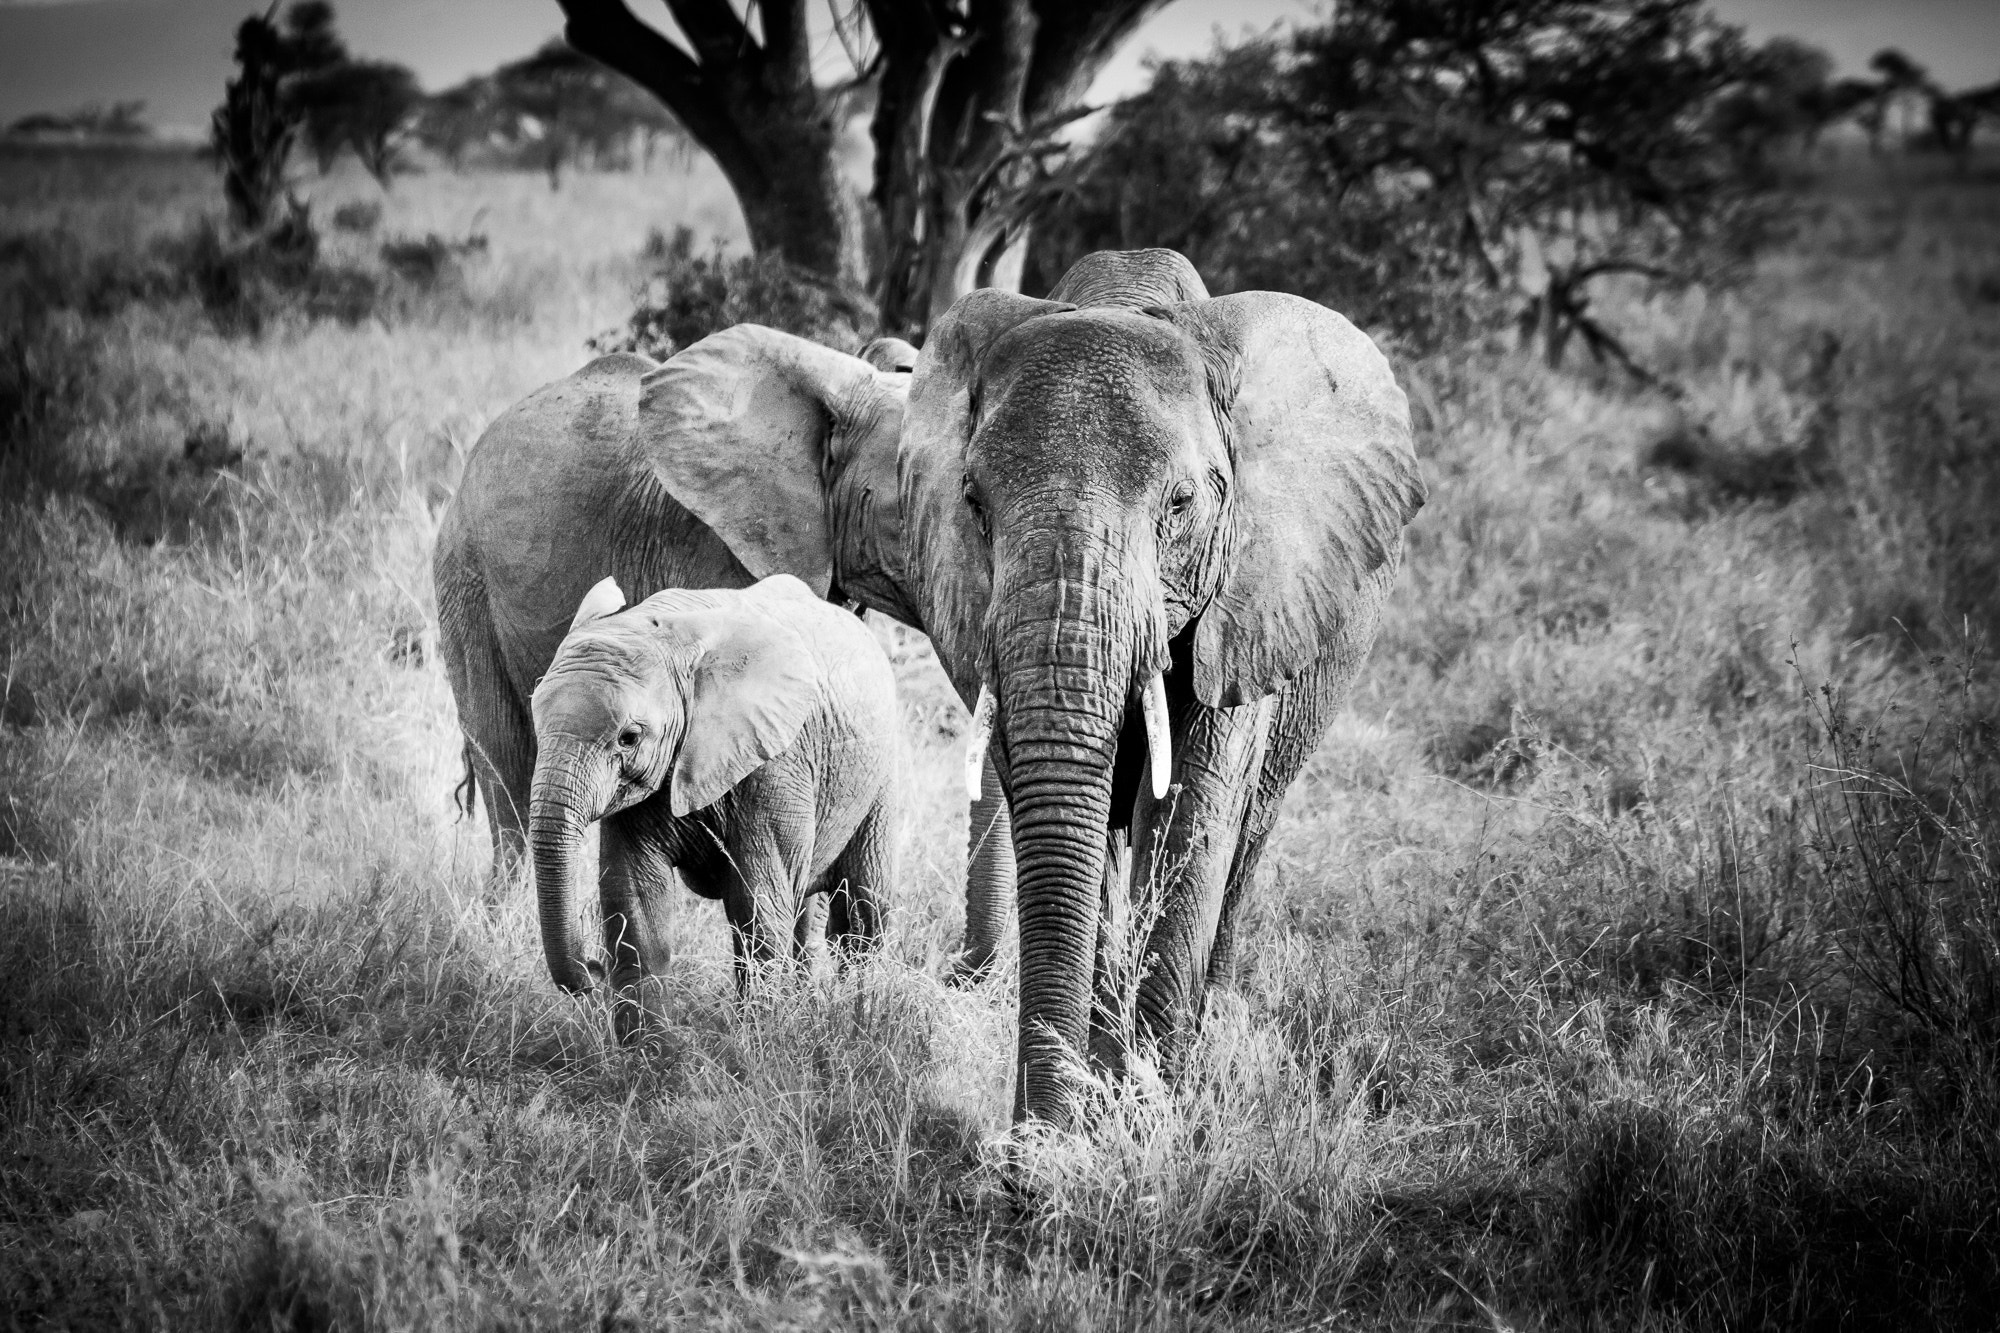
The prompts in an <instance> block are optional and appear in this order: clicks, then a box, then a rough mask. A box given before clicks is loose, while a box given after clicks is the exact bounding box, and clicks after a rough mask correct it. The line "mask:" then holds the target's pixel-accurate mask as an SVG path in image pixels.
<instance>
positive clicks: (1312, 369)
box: [1151, 292, 1424, 707]
mask: <svg viewBox="0 0 2000 1333" xmlns="http://www.w3.org/2000/svg"><path fill="white" fill-rule="evenodd" d="M1151 313H1153V314H1156V315H1159V316H1161V317H1163V318H1167V319H1170V320H1172V321H1174V322H1175V323H1176V324H1178V325H1180V326H1181V327H1182V328H1185V329H1186V330H1187V331H1188V332H1189V333H1191V334H1192V335H1193V336H1194V337H1195V339H1196V341H1197V342H1199V343H1200V344H1201V346H1202V350H1203V354H1204V357H1205V359H1206V360H1207V361H1208V363H1209V367H1210V392H1211V394H1212V395H1213V396H1214V401H1215V405H1216V409H1217V411H1218V413H1219V414H1223V419H1224V420H1226V422H1227V434H1228V436H1229V442H1230V455H1231V459H1232V461H1233V464H1234V471H1235V481H1234V484H1233V488H1232V493H1231V504H1230V508H1231V513H1232V522H1233V525H1234V529H1233V532H1232V533H1231V540H1230V547H1229V551H1230V554H1229V559H1228V564H1227V566H1226V570H1225V572H1224V574H1223V576H1222V582H1221V584H1220V586H1219V587H1218V588H1217V590H1216V593H1215V596H1214V598H1213V599H1212V600H1211V602H1210V603H1209V605H1208V607H1207V608H1206V609H1205V610H1204V611H1203V612H1202V615H1201V621H1200V624H1199V626H1198V628H1197V629H1196V631H1195V641H1194V692H1195V696H1196V697H1197V698H1199V699H1200V700H1201V701H1202V702H1203V703H1206V704H1211V705H1215V706H1220V707H1233V706H1236V705H1238V704H1244V703H1250V702H1253V701H1255V700H1257V699H1261V698H1263V697H1264V696H1265V695H1267V694H1269V693H1271V692H1272V691H1274V690H1276V689H1277V688H1278V687H1279V686H1280V685H1282V684H1284V683H1285V682H1286V681H1288V680H1290V679H1291V678H1292V677H1294V676H1296V675H1298V674H1299V673H1301V672H1303V671H1305V670H1306V669H1307V668H1309V667H1311V666H1313V665H1314V664H1315V663H1317V662H1319V661H1320V660H1321V659H1322V658H1325V657H1327V656H1329V655H1330V654H1333V653H1336V652H1339V651H1342V650H1346V651H1358V650H1359V649H1361V648H1365V646H1366V642H1367V639H1366V636H1367V634H1368V633H1369V630H1368V626H1369V625H1370V624H1371V623H1372V620H1373V617H1374V616H1375V614H1376V613H1377V611H1378V610H1379V606H1380V602H1381V598H1382V596H1383V594H1384V592H1385V591H1386V589H1387V585H1388V581H1389V580H1390V579H1391V578H1392V577H1393V576H1394V574H1395V569H1396V565H1397V563H1398V562H1399V561H1400V559H1401V557H1402V549H1403V527H1404V525H1405V524H1407V523H1408V522H1409V521H1410V519H1411V518H1412V517H1413V516H1414V515H1415V514H1416V512H1417V510H1418V509H1420V508H1421V507H1422V506H1423V503H1424V483H1423V478H1422V475H1421V473H1420V472H1419V469H1418V466H1417V456H1416V451H1415V448H1414V447H1413V445H1412V443H1411V438H1410V411H1409V404H1408V402H1407V401H1406V400H1405V399H1404V397H1403V391H1402V389H1400V388H1399V387H1397V384H1396V379H1395V376H1394V375H1393V374H1392V373H1391V372H1390V370H1389V363H1388V360H1387V359H1386V358H1384V357H1383V355H1382V353H1381V352H1380V351H1379V350H1378V349H1377V348H1376V346H1375V344H1374V343H1373V342H1372V341H1370V339H1369V338H1368V336H1367V335H1366V334H1364V333H1362V332H1361V331H1360V330H1359V329H1357V328H1355V327H1354V326H1353V325H1352V324H1350V323H1348V321H1347V320H1346V319H1344V318H1342V317H1341V316H1339V315H1337V314H1335V313H1334V312H1333V311H1331V310H1328V309H1326V308H1325V307H1324V306H1321V305H1316V304H1314V303H1313V302H1311V301H1306V300H1302V299H1300V298H1299V297H1296V296H1287V295H1282V294H1279V293H1276V292H1243V293H1239V294H1238V295H1235V296H1223V297H1217V298H1216V299H1214V300H1210V301H1202V302H1198V303H1195V304H1190V305H1182V306H1175V307H1171V308H1167V309H1155V310H1153V311H1152V312H1151Z"/></svg>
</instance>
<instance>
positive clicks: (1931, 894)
mask: <svg viewBox="0 0 2000 1333" xmlns="http://www.w3.org/2000/svg"><path fill="white" fill-rule="evenodd" d="M1976 679H1977V674H1976V671H1975V667H1974V665H1973V663H1972V662H1971V661H1969V660H1968V661H1966V662H1963V663H1961V664H1960V666H1959V679H1958V681H1957V683H1956V689H1955V691H1954V694H1955V697H1953V698H1951V699H1948V700H1946V701H1945V706H1944V707H1942V708H1940V709H1939V718H1940V720H1941V721H1942V723H1943V725H1942V727H1941V728H1940V729H1939V732H1940V734H1933V733H1932V732H1931V730H1930V728H1929V727H1928V726H1927V727H1926V728H1925V730H1924V731H1923V732H1922V733H1921V734H1919V736H1918V737H1917V738H1916V740H1915V741H1914V742H1913V743H1911V744H1909V745H1908V746H1906V747H1903V748H1902V752H1901V754H1900V755H1895V754H1893V751H1891V753H1890V754H1885V750H1889V749H1890V747H1889V746H1888V744H1887V742H1886V740H1885V737H1884V735H1883V732H1882V730H1881V729H1880V728H1879V727H1867V726H1861V725H1858V724H1856V723H1855V722H1854V720H1853V719H1852V718H1851V717H1850V716H1849V715H1848V713H1847V711H1846V710H1845V708H1844V707H1843V705H1842V701H1841V699H1840V696H1839V694H1838V693H1837V692H1836V691H1835V690H1833V689H1832V688H1831V687H1823V688H1822V690H1821V692H1820V694H1819V696H1818V703H1817V714H1818V719H1819V724H1820V727H1821V730H1822V740H1823V746H1822V749H1821V751H1820V754H1819V756H1818V759H1817V762H1816V764H1815V769H1816V772H1815V777H1816V778H1817V781H1816V783H1815V784H1814V785H1813V786H1812V787H1810V788H1809V789H1808V800H1809V803H1810V811H1811V815H1812V825H1813V835H1814V836H1813V845H1814V851H1815V853H1816V856H1817V860H1818V862H1819V869H1820V873H1821V874H1822V875H1823V876H1824V878H1825V881H1826V885H1827V889H1828V891H1829V896H1830V899H1831V902H1832V905H1833V907H1834V910H1835V912H1836V913H1837V923H1838V924H1837V929H1836V935H1835V940H1836V943H1837V944H1838V946H1839V948H1840V951H1841V954H1842V955H1843V956H1844V957H1845V958H1846V960H1847V963H1848V965H1849V966H1850V967H1851V968H1852V970H1853V972H1854V974H1855V975H1856V976H1857V977H1858V978H1859V979H1860V980H1861V982H1862V983H1863V984H1865V985H1866V986H1867V987H1868V988H1869V989H1870V990H1871V991H1873V992H1874V994H1875V995H1876V996H1877V997H1879V998H1880V999H1881V1000H1882V1001H1884V1002H1886V1003H1887V1004H1888V1005H1889V1007H1890V1008H1891V1010H1892V1011H1893V1012H1894V1013H1896V1014H1897V1015H1899V1016H1900V1017H1901V1018H1902V1019H1903V1020H1904V1021H1905V1022H1906V1024H1907V1025H1908V1027H1909V1029H1910V1033H1911V1036H1912V1039H1913V1045H1914V1046H1916V1047H1917V1049H1916V1050H1914V1051H1913V1052H1911V1054H1912V1055H1913V1056H1915V1057H1916V1060H1915V1063H1916V1064H1917V1066H1918V1067H1923V1066H1929V1068H1930V1071H1931V1074H1932V1076H1933V1077H1932V1078H1931V1079H1929V1080H1927V1082H1928V1083H1929V1084H1930V1086H1928V1087H1920V1088H1919V1091H1920V1092H1921V1093H1924V1094H1927V1095H1928V1096H1929V1097H1930V1098H1931V1099H1933V1100H1935V1101H1937V1102H1939V1103H1941V1104H1942V1106H1943V1107H1944V1108H1945V1109H1958V1108H1961V1107H1971V1108H1975V1109H1978V1110H1980V1111H1982V1112H1983V1113H1984V1119H1985V1122H1986V1123H1988V1124H1992V1123H2000V866H1996V864H1995V862H1994V856H1993V847H1994V845H1995V842H1996V838H2000V764H1996V763H1995V760H1994V722H1993V720H1992V719H1991V718H1990V717H1987V716H1982V715H1981V710H1980V707H1979V700H1978V699H1977V698H1976V697H1975V695H1974V691H1973V682H1974V681H1975V680H1976Z"/></svg>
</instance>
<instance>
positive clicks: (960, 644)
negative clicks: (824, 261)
mask: <svg viewBox="0 0 2000 1333" xmlns="http://www.w3.org/2000/svg"><path fill="white" fill-rule="evenodd" d="M1070 309H1074V307H1073V306H1070V305H1067V304H1064V303H1062V302H1058V301H1037V300H1035V299H1034V298H1032V297H1027V296H1017V295H1015V294H1014V293H1013V292H1007V291H1002V290H1000V289H999V288H996V287H982V288H979V289H977V290H974V291H970V292H967V293H966V294H965V295H964V296H961V297H959V298H958V300H956V301H954V302H953V303H952V306H951V309H950V310H948V311H946V312H945V314H944V317H943V318H942V319H940V320H938V322H937V323H936V324H935V325H933V326H932V328H931V331H930V337H929V338H928V339H927V340H926V341H925V343H924V352H923V356H922V357H921V358H919V359H918V361H917V371H916V374H915V375H913V376H911V380H910V400H909V409H908V412H907V413H906V415H905V418H904V424H903V444H902V449H901V452H900V456H899V461H898V466H899V469H900V472H901V492H902V512H903V528H904V538H905V549H906V551H907V553H908V554H907V567H908V571H909V573H908V578H907V579H906V580H905V585H904V586H906V587H910V588H913V589H915V590H916V591H917V600H918V606H917V611H918V614H919V616H920V617H921V620H922V627H923V630H924V632H925V633H926V634H928V635H930V637H931V641H932V642H933V643H934V644H935V645H936V646H937V650H938V660H939V661H940V662H942V663H943V664H944V667H945V670H946V671H947V672H948V673H950V675H951V678H952V684H953V685H954V686H956V687H957V689H958V692H959V694H960V695H961V696H962V697H963V698H964V699H965V700H966V702H967V706H968V707H970V706H971V701H972V699H973V698H974V697H975V696H977V694H978V693H979V683H980V682H979V674H978V673H979V664H978V660H977V651H976V650H977V645H978V644H979V641H980V627H981V626H982V625H983V624H984V623H985V620H986V605H987V602H988V601H989V600H990V599H991V597H992V590H993V562H992V557H991V555H990V554H989V553H988V552H987V551H986V549H985V543H984V541H983V540H982V539H981V537H980V535H979V530H978V528H977V527H976V526H975V525H974V523H973V521H972V515H971V513H970V512H969V511H968V510H967V509H966V506H965V446H966V444H967V442H968V441H970V440H971V438H972V403H973V396H974V389H975V387H976V386H977V384H978V379H979V364H980V361H981V360H982V359H983V358H984V357H985V355H986V349H987V348H989V347H991V346H992V345H993V343H994V342H995V341H996V340H997V339H999V337H1000V336H1001V335H1002V334H1004V333H1006V332H1007V331H1008V330H1010V329H1012V328H1014V327H1015V326H1016V325H1019V324H1021V323H1023V322H1025V321H1027V320H1030V319H1034V318H1035V317H1037V316H1039V315H1051V314H1055V313H1057V312H1059V311H1063V310H1070Z"/></svg>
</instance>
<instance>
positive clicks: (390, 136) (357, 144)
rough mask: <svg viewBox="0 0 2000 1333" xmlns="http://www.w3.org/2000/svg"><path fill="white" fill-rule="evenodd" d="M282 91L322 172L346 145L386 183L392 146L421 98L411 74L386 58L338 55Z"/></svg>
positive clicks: (392, 162) (393, 154)
mask: <svg viewBox="0 0 2000 1333" xmlns="http://www.w3.org/2000/svg"><path fill="white" fill-rule="evenodd" d="M287 96H288V97H289V99H290V101H291V104H292V105H293V106H294V107H296V108H297V109H298V112H299V115H300V116H301V117H302V118H303V121H304V131H305V141H306V146H307V147H308V148H310V149H311V150H312V153H313V156H314V157H315V158H316V159H317V160H318V162H319V168H320V170H321V171H322V172H324V171H326V170H327V169H328V168H330V167H331V166H332V165H333V161H334V159H335V158H337V157H338V156H339V155H340V153H341V151H342V150H343V149H352V150H353V152H354V155H355V157H357V158H359V159H360V161H361V165H362V166H363V167H366V168H367V170H368V174H369V175H371V176H373V177H374V178H375V179H376V181H378V182H379V183H380V184H381V186H382V188H383V189H387V188H388V187H389V179H390V174H391V173H392V172H393V171H394V170H395V168H396V160H397V150H398V148H399V147H400V145H401V141H402V138H403V136H404V134H405V133H406V132H407V130H408V128H409V124H410V120H411V117H412V116H413V115H414V114H415V113H416V109H417V107H418V105H419V103H421V102H422V100H423V91H422V90H421V89H420V88H418V87H417V76H416V75H414V74H412V73H411V72H410V71H409V70H408V69H406V68H404V67H403V66H401V65H396V64H390V63H388V62H386V61H377V60H342V61H339V62H337V63H335V64H332V65H328V66H326V67H325V68H323V69H317V70H312V71H309V72H307V73H304V74H301V75H300V76H299V77H298V78H297V79H295V80H294V81H293V82H292V83H291V84H290V86H289V88H288V89H287Z"/></svg>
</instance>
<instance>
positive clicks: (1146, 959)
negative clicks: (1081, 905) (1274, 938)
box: [1133, 700, 1272, 1072]
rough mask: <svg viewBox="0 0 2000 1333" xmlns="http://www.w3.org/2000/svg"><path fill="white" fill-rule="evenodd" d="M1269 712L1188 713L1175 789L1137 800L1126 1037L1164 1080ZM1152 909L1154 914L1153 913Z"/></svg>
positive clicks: (1180, 1043) (1188, 1016)
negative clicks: (1137, 941)
mask: <svg viewBox="0 0 2000 1333" xmlns="http://www.w3.org/2000/svg"><path fill="white" fill-rule="evenodd" d="M1271 712H1272V708H1271V705H1270V702H1269V701H1268V700H1266V701H1263V702H1260V703H1255V704H1246V705H1244V706H1243V707H1241V708H1205V707H1203V706H1201V705H1199V704H1196V705H1194V706H1193V707H1192V708H1191V709H1190V710H1189V712H1188V714H1187V716H1186V718H1185V719H1184V721H1183V724H1182V726H1181V727H1180V728H1179V729H1178V730H1179V731H1180V732H1181V733H1182V734H1179V735H1176V736H1175V737H1174V770H1173V774H1174V785H1173V786H1172V788H1171V789H1170V790H1169V791H1168V792H1167V795H1166V797H1165V799H1164V800H1161V801H1158V802H1155V801H1153V800H1152V799H1151V793H1150V792H1142V793H1141V794H1140V799H1139V806H1138V810H1137V813H1136V818H1135V820H1134V825H1135V828H1136V830H1137V841H1138V846H1137V847H1136V848H1135V849H1134V861H1133V865H1134V874H1135V876H1136V880H1135V888H1134V891H1133V899H1134V901H1135V903H1139V904H1142V905H1145V906H1146V907H1147V913H1146V914H1148V915H1151V916H1152V917H1153V922H1152V928H1151V931H1150V933H1149V934H1148V936H1147V939H1146V946H1145V951H1144V953H1143V954H1142V955H1141V958H1140V963H1139V968H1140V976H1139V984H1138V994H1137V1011H1136V1013H1135V1014H1134V1015H1133V1019H1134V1027H1135V1029H1136V1033H1135V1035H1137V1036H1139V1037H1140V1038H1141V1039H1144V1040H1148V1041H1151V1042H1153V1043H1155V1044H1156V1045H1157V1047H1158V1049H1159V1052H1160V1057H1161V1062H1162V1067H1163V1069H1165V1070H1167V1071H1169V1072H1170V1071H1171V1070H1172V1069H1173V1068H1174V1067H1175V1065H1176V1064H1177V1063H1178V1061H1179V1059H1180V1057H1181V1055H1182V1053H1183V1052H1184V1050H1185V1048H1186V1045H1187V1042H1188V1041H1189V1040H1190V1039H1191V1038H1192V1037H1193V1035H1194V1031H1195V1027H1196V1025H1197V1023H1198V1022H1199V1021H1200V1015H1201V1006H1202V1000H1203V998H1204V995H1205V993H1206V989H1207V982H1208V963H1209V955H1210V951H1211V950H1212V948H1213V947H1214V944H1215V937H1216V927H1217V925H1218V923H1219V922H1220V920H1221V916H1222V905H1223V898H1224V895H1225V892H1226V889H1227V887H1228V879H1229V870H1230V867H1231V866H1232V865H1233V864H1234V862H1235V859H1236V849H1237V844H1238V841H1239V835H1240V833H1241V831H1242V828H1243V817H1244V813H1245V811H1246V810H1247V808H1248V806H1249V803H1250V800H1251V796H1252V794H1253V791H1254V789H1255V783H1256V779H1257V777H1258V774H1259V773H1260V771H1261V767H1262V763H1263V752H1264V742H1265V737H1266V735H1267V734H1268V731H1269V727H1270V716H1271ZM1153 904H1157V908H1156V910H1154V908H1153V906H1152V905H1153Z"/></svg>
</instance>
